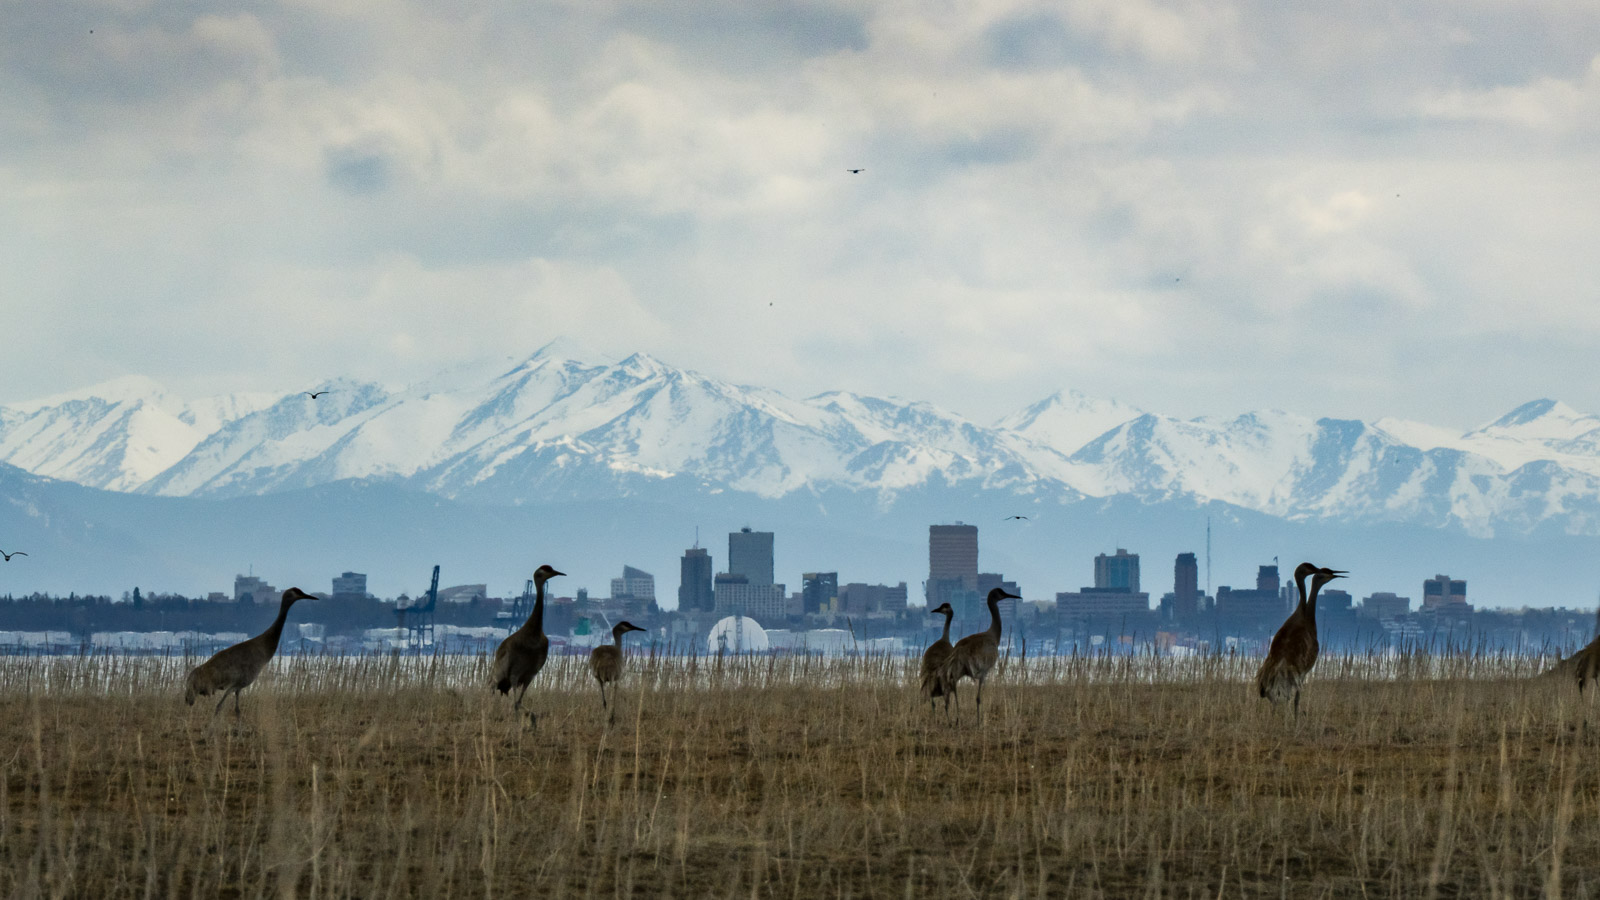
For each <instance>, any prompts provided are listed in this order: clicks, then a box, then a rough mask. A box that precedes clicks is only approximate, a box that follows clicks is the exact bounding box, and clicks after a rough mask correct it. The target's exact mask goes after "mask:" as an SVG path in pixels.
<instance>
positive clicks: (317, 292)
mask: <svg viewBox="0 0 1600 900" xmlns="http://www.w3.org/2000/svg"><path fill="white" fill-rule="evenodd" d="M23 7H24V8H22V9H18V10H17V18H18V25H17V27H15V28H10V29H8V30H7V31H6V32H5V34H3V35H0V47H3V48H4V49H3V50H0V77H3V78H5V79H6V82H7V84H8V85H15V89H9V88H8V90H7V91H6V92H5V93H4V94H3V95H0V231H3V233H5V234H6V235H7V236H8V239H7V240H6V241H4V242H0V296H4V297H5V298H6V304H7V306H8V312H9V311H10V310H11V308H17V309H19V310H20V311H21V312H23V313H24V315H22V316H15V317H12V319H11V321H12V322H15V323H16V327H15V329H14V330H12V331H10V332H9V334H8V336H10V337H11V340H10V341H9V342H8V345H7V353H6V354H4V355H3V356H0V384H4V385H5V393H6V394H7V395H8V396H7V397H0V399H18V398H21V397H27V396H32V395H36V394H42V393H47V392H51V391H57V390H62V389H66V388H69V387H71V386H73V385H74V384H76V383H78V382H79V381H86V380H95V379H99V378H105V377H111V376H114V375H118V374H122V373H125V372H143V373H148V374H152V375H155V376H157V377H161V378H163V380H166V381H168V382H170V383H178V382H179V381H180V380H181V379H182V378H185V377H189V378H192V379H194V380H197V381H198V380H217V381H221V382H226V386H229V387H246V388H255V387H268V386H272V385H273V384H275V383H276V380H277V379H279V378H280V377H281V374H280V372H279V371H278V370H279V369H281V368H286V367H293V368H300V367H308V368H315V369H316V370H317V371H318V372H319V373H327V374H333V372H334V371H336V370H337V371H350V372H353V373H356V374H362V375H367V376H369V377H384V373H385V372H393V373H394V374H393V375H392V376H391V378H392V379H399V378H403V377H404V375H405V373H408V372H411V371H413V370H419V369H418V367H422V366H423V363H424V361H425V360H426V359H427V357H429V356H432V355H441V354H442V355H451V356H455V355H465V354H471V353H473V352H474V351H475V350H477V349H480V348H481V349H483V350H485V351H486V352H489V353H494V354H499V353H515V352H519V350H526V351H531V350H532V349H533V348H534V347H536V346H537V345H538V344H540V343H542V342H543V340H544V339H545V338H546V336H548V335H550V334H553V333H557V332H560V333H566V334H571V335H573V336H575V337H578V338H580V339H582V340H584V341H585V342H587V343H589V344H592V345H596V346H598V347H600V348H602V349H605V350H608V351H613V352H627V351H629V350H633V349H644V350H649V351H652V352H656V353H658V354H660V355H662V356H664V357H666V358H668V359H671V360H673V361H674V362H677V363H680V364H685V365H690V366H695V367H699V368H703V369H707V370H709V371H713V372H715V373H717V374H720V375H724V376H727V377H731V378H734V379H738V380H744V381H757V382H766V383H774V384H776V385H778V386H780V387H784V388H786V389H788V390H791V391H794V392H797V393H805V392H809V391H812V390H820V389H825V388H831V387H849V388H854V389H861V390H868V391H878V392H884V393H899V394H904V395H914V396H923V397H927V398H929V399H933V400H935V401H938V402H940V403H942V404H945V405H948V406H952V407H955V408H958V409H961V410H963V411H966V412H970V413H972V414H974V415H975V416H978V417H980V418H989V417H991V416H992V415H994V414H998V413H999V412H1003V411H1005V410H1008V409H1011V408H1015V407H1018V406H1021V405H1022V404H1023V403H1025V402H1028V401H1031V400H1033V399H1036V398H1037V397H1039V396H1042V395H1044V394H1045V393H1048V392H1050V391H1053V390H1055V389H1058V388H1061V387H1066V386H1079V387H1082V388H1083V389H1085V390H1088V391H1090V392H1091V393H1101V394H1107V395H1115V396H1118V397H1122V398H1124V399H1127V400H1129V401H1130V402H1134V403H1137V404H1138V405H1140V406H1142V407H1146V408H1152V409H1168V410H1172V411H1175V412H1193V413H1199V412H1231V411H1235V410H1238V409H1242V408H1248V407H1252V406H1267V405H1276V406H1281V407H1285V408H1290V409H1296V410H1299V411H1302V412H1310V413H1324V412H1336V413H1340V414H1349V415H1369V416H1373V417H1376V416H1378V415H1383V414H1394V415H1405V416H1411V417H1413V418H1425V419H1431V420H1440V419H1441V418H1443V419H1447V420H1448V419H1454V420H1459V421H1466V422H1471V421H1474V420H1476V419H1480V418H1483V417H1484V415H1486V414H1487V413H1493V412H1498V411H1500V410H1501V409H1502V408H1505V407H1507V406H1509V405H1510V404H1511V403H1514V402H1516V401H1518V400H1521V399H1525V396H1524V395H1527V396H1533V395H1543V394H1548V393H1562V394H1563V396H1565V397H1566V398H1568V399H1569V401H1570V402H1572V403H1574V404H1576V405H1578V406H1582V407H1586V408H1600V384H1594V383H1590V382H1587V381H1584V380H1582V379H1581V378H1580V379H1573V378H1572V377H1571V376H1570V374H1569V372H1570V363H1571V360H1572V359H1574V358H1575V357H1576V355H1577V354H1578V352H1579V351H1578V349H1576V348H1579V347H1581V346H1583V345H1585V344H1586V343H1590V342H1592V341H1593V340H1594V339H1595V338H1597V337H1600V314H1597V313H1595V312H1593V310H1595V309H1596V308H1597V305H1596V304H1593V303H1591V302H1590V300H1591V299H1592V295H1593V289H1592V287H1591V286H1592V285H1593V284H1595V283H1597V281H1600V263H1595V262H1593V261H1592V260H1591V259H1590V257H1591V256H1592V255H1593V254H1591V253H1588V252H1587V250H1586V247H1585V246H1584V236H1586V235H1587V233H1588V231H1589V230H1590V224H1591V223H1592V222H1593V221H1594V218H1595V216H1596V215H1597V214H1600V208H1597V207H1600V190H1597V187H1600V186H1597V185H1596V184H1595V183H1594V182H1595V176H1593V175H1592V174H1589V173H1588V170H1589V169H1590V168H1592V166H1590V165H1589V160H1588V156H1589V153H1588V151H1587V148H1586V147H1582V146H1579V144H1580V143H1582V137H1583V135H1586V134H1588V133H1589V132H1590V131H1592V126H1593V123H1594V118H1595V109H1596V104H1595V97H1596V92H1597V83H1600V74H1597V72H1600V69H1597V67H1596V66H1597V64H1596V62H1595V61H1594V60H1593V50H1592V48H1593V46H1594V39H1595V38H1597V37H1600V21H1597V19H1596V17H1595V16H1594V15H1592V14H1589V13H1586V12H1584V11H1583V10H1582V9H1579V8H1577V7H1575V6H1573V5H1571V4H1561V3H1557V2H1554V0H1552V2H1550V3H1546V4H1542V5H1539V6H1536V7H1531V8H1527V9H1517V10H1513V9H1510V8H1508V7H1503V6H1500V5H1497V4H1493V3H1477V4H1474V3H1468V4H1461V3H1447V2H1436V3H1427V4H1421V5H1414V6H1409V7H1405V8H1389V7H1382V8H1380V7H1378V6H1374V5H1369V4H1362V3H1357V2H1354V0H1350V2H1342V3H1336V4H1334V5H1332V6H1326V5H1325V6H1320V7H1305V6H1296V7H1292V8H1290V7H1285V6H1283V5H1282V4H1274V3H1267V2H1236V3H1228V4H1223V5H1220V6H1219V5H1217V4H1208V3H1198V2H1157V0H1133V2H1117V3H1112V2H1107V0H1080V2H1074V3H1069V4H1066V5H1046V4H1037V3H1033V2H1026V0H971V2H960V3H953V4H941V5H930V4H926V3H908V2H882V3H876V4H871V5H867V6H854V5H850V6H832V5H826V4H779V3H739V4H734V3H730V4H723V5H709V6H704V7H702V8H698V9H695V10H686V9H678V8H676V7H674V8H670V9H669V8H667V7H664V6H662V5H660V4H630V3H621V2H619V3H610V4H567V5H541V6H540V7H539V8H538V9H537V10H535V9H533V8H530V7H527V6H525V5H522V4H513V3H491V4H487V5H483V6H481V7H476V5H475V8H473V9H454V8H451V7H450V6H448V5H435V4H423V3H416V2H396V3H391V4H385V5H384V6H383V7H382V8H381V9H372V8H371V7H369V6H367V5H366V4H344V5H340V6H338V7H334V6H330V5H324V4H300V3H288V4H270V3H269V4H261V5H258V6H256V7H252V9H251V12H250V13H248V14H244V13H239V12H238V11H236V10H233V9H223V8H221V7H215V6H208V5H206V4H199V5H184V6H172V5H157V4H151V5H141V4H130V5H91V4H78V3H71V2H64V3H62V4H39V5H32V4H25V5H23ZM719 24H720V25H726V26H727V27H726V28H717V27H714V26H717V25H719ZM91 27H92V28H93V31H94V34H93V35H92V36H91V35H90V34H89V30H90V28H91ZM853 167H864V168H865V169H866V171H865V172H864V173H862V174H860V175H850V174H848V173H846V172H845V171H844V170H845V169H846V168H853ZM1508 330H1510V331H1512V332H1513V333H1515V334H1516V335H1518V340H1515V341H1506V340H1497V336H1500V335H1503V334H1505V333H1506V332H1507V331H1508ZM1430 334H1437V335H1438V336H1440V338H1441V339H1443V340H1448V341H1450V342H1451V343H1452V345H1453V346H1455V347H1458V348H1469V350H1470V352H1457V353H1451V354H1431V355H1430V354H1423V353H1419V352H1418V350H1417V342H1418V340H1419V339H1420V336H1425V335H1430ZM1529 346H1542V347H1549V348H1553V349H1549V350H1546V351H1541V352H1539V353H1537V354H1535V358H1533V359H1524V358H1523V357H1524V355H1525V354H1526V352H1527V347H1529ZM1308 348H1315V349H1316V350H1317V351H1318V353H1319V354H1320V355H1321V356H1320V358H1323V359H1327V360H1330V361H1337V365H1335V364H1331V363H1330V364H1325V365H1319V366H1317V367H1315V368H1314V369H1313V368H1311V367H1303V366H1297V365H1294V364H1293V363H1294V362H1295V361H1297V360H1304V359H1305V358H1306V356H1305V354H1306V351H1307V349H1308ZM62 360H66V361H68V362H67V364H66V365H61V364H60V362H61V361H62ZM1421 360H1426V361H1427V362H1425V363H1424V362H1421ZM330 367H331V368H330ZM341 367H342V368H341ZM1430 367H1431V368H1430ZM1497 370H1498V371H1510V372H1512V373H1513V374H1511V375H1509V376H1505V377H1497V378H1492V379H1491V378H1489V376H1487V375H1486V374H1485V373H1487V372H1490V371H1497ZM1408 384H1409V385H1420V388H1418V389H1408V388H1407V387H1405V386H1406V385H1408ZM1429 390H1431V391H1434V392H1435V393H1434V394H1433V395H1432V396H1428V395H1426V394H1425V392H1426V391H1429ZM1441 404H1442V405H1444V406H1447V407H1450V408H1452V409H1453V410H1455V412H1452V413H1449V414H1447V415H1444V416H1441V415H1439V414H1438V410H1437V409H1434V408H1430V407H1437V406H1439V405H1441ZM1485 410H1486V411H1487V412H1485Z"/></svg>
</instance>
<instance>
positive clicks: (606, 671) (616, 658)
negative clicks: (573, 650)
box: [589, 622, 644, 722]
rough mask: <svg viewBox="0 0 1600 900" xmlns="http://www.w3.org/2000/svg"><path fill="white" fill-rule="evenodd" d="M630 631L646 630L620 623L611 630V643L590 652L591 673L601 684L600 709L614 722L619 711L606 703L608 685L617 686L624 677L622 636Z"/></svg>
mask: <svg viewBox="0 0 1600 900" xmlns="http://www.w3.org/2000/svg"><path fill="white" fill-rule="evenodd" d="M630 631H644V629H643V628H640V627H639V626H637V625H635V624H633V623H632V622H618V623H617V624H616V625H615V626H614V627H612V629H611V643H609V644H601V645H600V646H598V647H596V648H594V649H593V650H590V651H589V671H590V672H592V673H594V680H595V681H598V682H600V708H601V709H602V710H608V711H609V712H610V713H611V721H613V722H615V721H616V720H617V711H616V710H614V709H611V706H610V704H609V703H607V702H606V685H608V684H615V683H616V681H617V679H619V678H621V677H622V636H623V635H625V634H627V633H628V632H630Z"/></svg>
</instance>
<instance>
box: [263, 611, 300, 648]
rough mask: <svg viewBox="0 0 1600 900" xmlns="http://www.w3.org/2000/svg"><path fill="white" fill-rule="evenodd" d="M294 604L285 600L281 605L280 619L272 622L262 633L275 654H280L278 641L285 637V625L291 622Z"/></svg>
mask: <svg viewBox="0 0 1600 900" xmlns="http://www.w3.org/2000/svg"><path fill="white" fill-rule="evenodd" d="M293 604H294V601H293V600H285V601H283V602H282V603H281V604H279V605H278V617H277V618H276V619H273V620H272V624H271V625H268V626H267V630H266V631H263V632H261V636H262V637H263V638H266V641H267V646H269V647H271V648H272V652H274V653H276V652H278V641H279V640H280V639H281V638H282V637H283V625H284V623H285V622H287V621H289V607H290V606H292V605H293Z"/></svg>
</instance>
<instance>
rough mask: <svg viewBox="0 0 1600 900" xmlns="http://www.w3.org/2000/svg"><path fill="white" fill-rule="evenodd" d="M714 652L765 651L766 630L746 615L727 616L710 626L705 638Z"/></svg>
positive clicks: (766, 644) (766, 647)
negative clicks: (708, 636)
mask: <svg viewBox="0 0 1600 900" xmlns="http://www.w3.org/2000/svg"><path fill="white" fill-rule="evenodd" d="M707 643H708V644H709V645H710V650H711V652H712V653H713V654H715V653H765V652H767V649H768V646H769V644H768V641H767V632H766V629H764V628H762V627H761V626H760V624H758V623H757V622H756V620H755V619H752V618H750V617H748V616H729V617H727V618H726V619H722V620H721V621H719V622H717V624H715V625H713V626H711V636H710V638H708V639H707Z"/></svg>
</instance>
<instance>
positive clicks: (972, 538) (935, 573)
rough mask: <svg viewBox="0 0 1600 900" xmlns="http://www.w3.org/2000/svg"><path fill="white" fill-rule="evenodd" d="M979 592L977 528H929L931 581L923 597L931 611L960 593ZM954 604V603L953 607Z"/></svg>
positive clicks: (935, 526)
mask: <svg viewBox="0 0 1600 900" xmlns="http://www.w3.org/2000/svg"><path fill="white" fill-rule="evenodd" d="M977 590H978V526H976V525H965V524H963V523H961V522H957V523H956V524H954V525H929V526H928V582H927V585H926V586H925V591H924V596H925V597H926V598H927V602H928V606H929V608H932V607H935V606H938V605H939V604H941V603H948V602H950V600H951V598H952V597H953V596H955V595H956V594H957V593H959V592H961V591H967V592H971V593H976V592H977ZM952 605H954V604H952Z"/></svg>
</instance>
